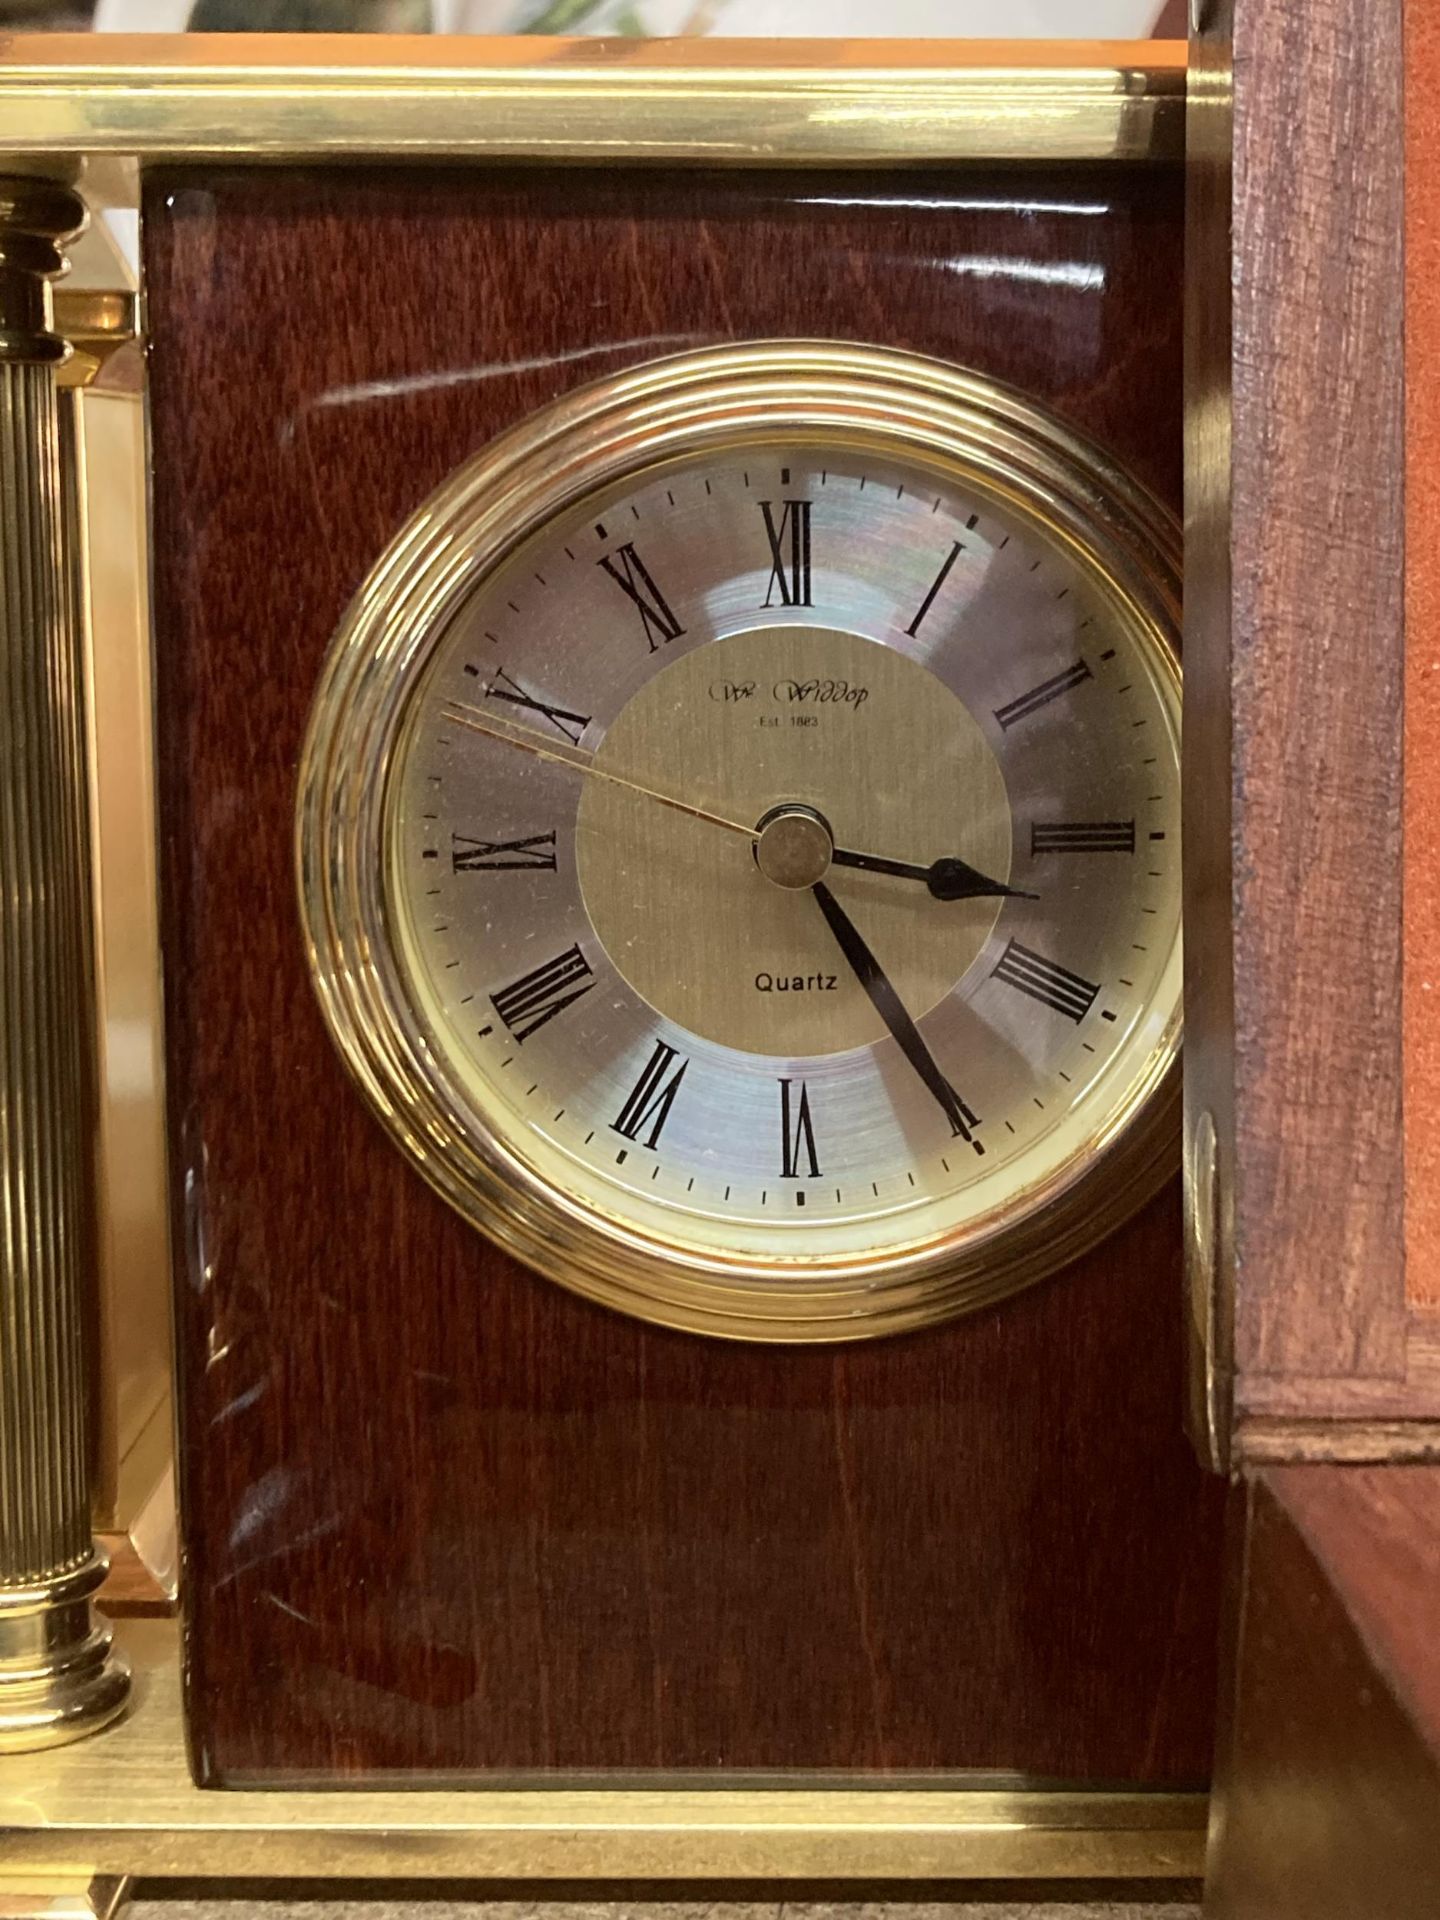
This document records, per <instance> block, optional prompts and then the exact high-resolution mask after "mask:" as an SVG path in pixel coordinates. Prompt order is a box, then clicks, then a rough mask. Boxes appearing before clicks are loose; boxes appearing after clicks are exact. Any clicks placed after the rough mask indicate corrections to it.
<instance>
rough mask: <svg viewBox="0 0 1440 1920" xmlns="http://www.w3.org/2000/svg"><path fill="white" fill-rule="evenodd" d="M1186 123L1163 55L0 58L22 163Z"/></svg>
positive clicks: (770, 143) (915, 147) (993, 49)
mask: <svg viewBox="0 0 1440 1920" xmlns="http://www.w3.org/2000/svg"><path fill="white" fill-rule="evenodd" d="M302 50H303V51H302ZM1184 111H1185V47H1184V44H1183V42H1172V41H1051V42H1043V41H1042V42H1025V41H983V40H982V41H883V40H882V41H865V40H828V41H817V40H810V41H806V40H797V41H788V42H787V41H779V42H777V41H758V40H757V41H744V40H726V41H705V40H657V41H638V40H547V39H531V38H528V37H519V38H513V37H512V38H509V39H498V38H497V39H489V38H473V39H449V38H442V39H436V38H423V37H406V36H400V35H368V34H367V35H343V36H317V35H303V36H302V35H294V36H281V35H254V36H251V35H245V36H243V37H240V38H238V39H237V38H236V37H235V36H232V35H226V34H220V35H173V34H172V35H163V36H162V35H148V36H147V35H134V36H131V35H113V36H112V35H100V36H89V35H66V34H44V35H41V34H30V35H26V34H17V35H14V36H13V37H11V38H10V39H8V40H0V127H3V128H4V138H3V147H4V150H5V151H6V152H10V153H14V154H30V155H34V154H47V155H53V154H60V153H66V154H75V153H81V154H85V153H90V154H98V153H122V154H133V155H138V156H140V157H142V158H144V159H148V160H154V159H169V160H193V159H199V158H206V159H227V160H242V161H244V160H262V159H277V158H282V157H283V158H292V159H302V158H304V159H344V158H350V159H359V158H363V159H396V158H405V159H422V160H435V159H488V160H569V161H576V160H591V161H594V160H605V161H609V162H612V163H613V162H615V161H617V160H623V161H637V160H651V161H653V160H664V161H669V162H672V163H673V162H677V161H679V162H683V161H689V162H692V163H693V162H704V163H707V164H721V165H748V166H769V165H787V166H804V165H844V164H853V163H856V162H859V161H866V162H871V163H874V162H910V163H916V162H922V161H929V162H943V161H957V160H970V161H978V160H987V161H994V160H1035V159H1045V160H1048V161H1052V162H1056V163H1063V162H1068V161H1076V160H1154V159H1177V158H1179V157H1180V156H1181V154H1182V153H1183V149H1184Z"/></svg>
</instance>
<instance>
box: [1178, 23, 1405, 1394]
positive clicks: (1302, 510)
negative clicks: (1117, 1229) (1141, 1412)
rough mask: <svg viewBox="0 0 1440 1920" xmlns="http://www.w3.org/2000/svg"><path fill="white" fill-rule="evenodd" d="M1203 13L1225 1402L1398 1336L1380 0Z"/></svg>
mask: <svg viewBox="0 0 1440 1920" xmlns="http://www.w3.org/2000/svg"><path fill="white" fill-rule="evenodd" d="M1205 11H1206V13H1207V14H1213V15H1215V16H1216V17H1215V18H1214V21H1213V24H1212V25H1210V26H1209V27H1208V28H1207V34H1206V36H1205V37H1204V39H1203V40H1202V46H1201V62H1200V72H1199V74H1198V75H1197V81H1198V86H1197V96H1196V114H1197V126H1198V128H1200V129H1203V127H1204V125H1205V124H1206V118H1207V116H1208V117H1209V118H1210V120H1211V121H1212V122H1214V123H1216V124H1218V125H1219V126H1220V127H1222V128H1223V126H1224V124H1225V120H1226V116H1227V114H1228V112H1229V107H1230V102H1229V100H1228V99H1227V97H1226V95H1227V86H1226V83H1227V80H1228V77H1229V75H1228V71H1227V63H1226V54H1227V52H1233V83H1234V93H1233V123H1232V125H1231V137H1230V148H1231V155H1232V158H1233V181H1232V192H1231V194H1230V196H1229V207H1228V209H1227V206H1226V204H1225V196H1224V194H1223V190H1222V191H1220V192H1212V193H1211V195H1210V197H1209V198H1208V200H1205V199H1203V198H1202V199H1201V200H1199V201H1197V199H1195V198H1194V197H1192V218H1193V220H1194V224H1193V225H1192V241H1193V242H1194V245H1193V247H1192V252H1191V256H1190V267H1189V271H1190V274H1191V276H1192V278H1194V279H1196V280H1197V281H1198V283H1199V284H1198V287H1197V292H1196V295H1195V300H1196V308H1197V310H1196V311H1192V335H1191V338H1192V344H1195V343H1202V344H1203V341H1204V338H1205V331H1204V329H1203V328H1202V327H1199V326H1197V322H1199V321H1200V320H1203V319H1208V322H1209V325H1210V328H1211V330H1212V331H1213V330H1214V329H1215V328H1217V327H1218V328H1219V329H1222V330H1224V331H1227V332H1228V336H1229V340H1228V346H1229V358H1230V362H1231V364H1230V368H1229V373H1230V396H1231V397H1230V409H1229V445H1228V449H1227V448H1226V446H1225V444H1224V441H1225V427H1224V423H1223V420H1222V421H1221V422H1220V423H1219V424H1218V425H1217V422H1216V419H1215V414H1216V412H1217V411H1219V412H1220V413H1222V414H1223V412H1224V408H1225V395H1224V380H1223V365H1222V367H1221V369H1220V378H1218V379H1215V378H1213V377H1212V376H1213V375H1214V372H1215V366H1214V364H1213V362H1212V364H1211V366H1210V369H1209V373H1208V375H1207V373H1206V369H1205V368H1204V366H1203V365H1197V366H1195V368H1194V369H1193V384H1192V424H1191V457H1192V478H1193V482H1194V491H1193V493H1192V509H1193V512H1192V532H1193V535H1194V538H1193V539H1192V543H1191V547H1190V553H1189V565H1190V577H1191V582H1192V597H1191V603H1190V633H1189V636H1188V643H1189V644H1188V653H1187V679H1188V687H1187V702H1188V709H1189V719H1188V724H1189V725H1190V727H1191V729H1192V733H1191V742H1190V755H1191V758H1190V774H1191V779H1192V791H1191V794H1190V796H1189V800H1188V802H1187V805H1188V809H1189V811H1188V815H1187V834H1188V836H1189V842H1188V850H1189V857H1190V862H1191V872H1190V883H1189V894H1188V898H1187V912H1188V916H1189V917H1188V920H1187V939H1188V940H1189V942H1190V946H1191V954H1190V985H1191V990H1192V992H1191V1001H1190V1008H1189V1012H1190V1026H1189V1031H1188V1033H1187V1045H1188V1047H1189V1050H1190V1063H1191V1071H1192V1077H1193V1080H1194V1083H1195V1084H1194V1085H1193V1086H1192V1109H1193V1107H1194V1105H1195V1104H1196V1103H1198V1102H1199V1101H1201V1100H1202V1099H1205V1098H1213V1110H1214V1112H1215V1117H1216V1122H1217V1127H1218V1129H1219V1132H1220V1164H1221V1176H1222V1215H1224V1214H1225V1213H1226V1210H1227V1208H1228V1210H1229V1217H1228V1224H1230V1225H1232V1226H1233V1272H1234V1280H1235V1287H1236V1299H1235V1319H1234V1341H1235V1366H1236V1380H1237V1386H1236V1398H1237V1406H1238V1408H1239V1410H1240V1412H1241V1415H1242V1417H1243V1415H1244V1414H1245V1413H1246V1412H1247V1411H1253V1412H1264V1413H1267V1414H1271V1415H1274V1414H1282V1415H1291V1414H1305V1415H1309V1416H1324V1415H1330V1414H1334V1413H1337V1412H1340V1411H1343V1410H1345V1408H1346V1407H1347V1405H1348V1404H1349V1402H1348V1400H1347V1395H1348V1394H1349V1391H1350V1389H1351V1388H1352V1387H1355V1386H1356V1385H1357V1384H1358V1385H1360V1386H1361V1387H1364V1386H1365V1385H1366V1383H1370V1384H1372V1385H1379V1386H1384V1387H1386V1388H1388V1389H1390V1390H1391V1391H1392V1392H1393V1395H1394V1396H1395V1397H1396V1398H1397V1399H1398V1398H1403V1395H1404V1392H1405V1383H1406V1366H1407V1355H1406V1340H1407V1331H1408V1329H1407V1313H1406V1301H1405V1292H1404V1251H1403V1223H1402V1208H1401V1186H1402V1170H1401V1100H1400V1094H1401V1059H1402V1055H1401V1000H1400V974H1401V921H1400V887H1401V860H1402V846H1401V824H1400V805H1401V712H1402V709H1401V682H1402V668H1403V630H1402V574H1401V567H1402V514H1403V501H1402V470H1403V454H1404V444H1403V385H1402V376H1403V365H1402V347H1403V340H1402V313H1403V303H1402V300H1401V297H1400V289H1401V278H1402V210H1403V209H1402V166H1401V162H1402V128H1401V118H1400V110H1401V62H1400V53H1401V38H1400V29H1401V19H1400V15H1401V0H1312V4H1310V5H1308V6H1306V7H1305V8H1304V9H1303V10H1302V9H1297V8H1296V7H1295V6H1294V5H1293V4H1291V3H1290V0H1235V4H1234V7H1233V39H1231V38H1229V37H1228V36H1227V27H1228V26H1229V25H1230V21H1229V19H1228V18H1227V17H1226V12H1225V9H1224V8H1207V9H1205ZM1217 181H1218V182H1221V183H1222V189H1223V168H1217V169H1216V171H1215V174H1214V180H1213V181H1212V186H1213V185H1214V183H1215V182H1217ZM1198 190H1199V183H1197V191H1198ZM1227 211H1228V213H1229V216H1230V220H1231V221H1232V222H1233V235H1232V234H1229V233H1227V231H1226V227H1227V220H1226V215H1227ZM1232 238H1233V269H1232V265H1231V260H1232V256H1231V254H1230V251H1229V247H1228V244H1227V243H1228V242H1229V241H1230V240H1231V239H1232ZM1227 281H1228V285H1227V284H1226V282H1227ZM1227 304H1229V306H1230V311H1229V315H1228V323H1227V319H1226V312H1225V309H1226V307H1227ZM1223 357H1224V356H1223V353H1222V354H1221V355H1220V359H1221V360H1222V361H1223ZM1207 378H1208V380H1209V384H1208V385H1207V384H1206V381H1207ZM1227 451H1228V462H1227V460H1226V453H1227ZM1206 458H1208V459H1209V461H1210V463H1211V466H1210V477H1209V478H1208V479H1207V478H1206V476H1205V472H1204V461H1205V459H1206ZM1227 469H1228V489H1229V501H1228V509H1229V511H1228V536H1227V535H1226V534H1225V533H1224V531H1223V528H1224V516H1225V504H1226V503H1225V498H1224V495H1225V491H1226V487H1225V482H1226V477H1227ZM1217 516H1218V518H1217ZM1217 526H1218V527H1219V528H1220V529H1221V531H1220V532H1219V533H1218V535H1217ZM1217 538H1219V540H1220V541H1221V542H1222V544H1224V543H1226V542H1227V540H1228V545H1227V549H1226V551H1224V552H1223V553H1221V554H1220V555H1219V556H1218V558H1217V555H1216V553H1215V551H1214V543H1215V541H1216V539H1217ZM1227 564H1228V568H1229V585H1228V590H1227V589H1226V588H1225V586H1224V568H1225V566H1226V565H1227ZM1217 569H1218V572H1217ZM1217 578H1218V579H1219V580H1220V583H1221V584H1220V587H1219V589H1218V591H1217V589H1216V580H1217ZM1207 716H1208V719H1209V724H1208V727H1207ZM1227 730H1228V738H1227ZM1227 754H1228V756H1229V762H1228V779H1227V778H1226V762H1225V756H1226V755H1227ZM1227 810H1228V818H1227ZM1227 878H1228V888H1227V885H1226V882H1227ZM1232 1002H1233V1028H1230V1029H1229V1030H1227V1020H1228V1018H1229V1017H1230V1014H1231V1010H1232ZM1232 1075H1233V1081H1232V1080H1231V1078H1230V1076H1232ZM1207 1079H1208V1082H1209V1084H1208V1085H1207ZM1232 1092H1233V1108H1231V1107H1230V1106H1229V1096H1230V1094H1231V1093H1232ZM1195 1117H1196V1115H1195V1113H1194V1112H1193V1111H1192V1124H1193V1121H1194V1119H1195ZM1369 1410H1370V1411H1372V1412H1373V1411H1375V1407H1374V1406H1372V1407H1371V1408H1370V1409H1369Z"/></svg>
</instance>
